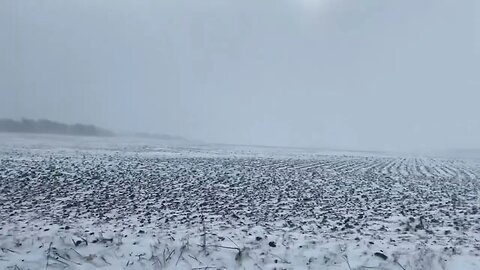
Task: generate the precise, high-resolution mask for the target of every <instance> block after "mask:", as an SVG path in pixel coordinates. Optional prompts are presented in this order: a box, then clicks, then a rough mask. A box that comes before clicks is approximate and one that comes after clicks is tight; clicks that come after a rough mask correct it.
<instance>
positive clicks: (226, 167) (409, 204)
mask: <svg viewBox="0 0 480 270" xmlns="http://www.w3.org/2000/svg"><path fill="white" fill-rule="evenodd" d="M27 146H28V147H27ZM27 146H23V147H19V146H8V147H7V146H3V147H2V149H1V151H0V269H22V270H23V269H82V270H83V269H344V270H349V269H352V270H353V269H398V270H401V269H406V270H413V269H452V270H470V269H472V270H473V269H480V242H479V241H480V199H479V197H480V196H479V195H480V189H479V188H480V183H479V176H480V169H479V167H477V166H476V165H474V164H470V163H467V162H464V161H460V160H448V159H431V158H419V157H415V158H405V157H387V156H383V157H382V156H373V155H372V156H368V155H364V156H353V155H350V156H348V155H316V154H311V153H308V154H301V153H296V154H295V155H290V156H288V155H286V154H285V153H284V152H282V154H279V155H278V156H277V155H275V154H274V153H272V152H269V153H268V154H265V155H260V154H256V153H254V151H243V152H242V151H240V150H238V149H232V150H231V151H227V150H225V149H220V150H219V149H213V148H212V149H209V148H208V147H193V146H190V147H189V146H184V147H177V146H169V147H165V148H162V149H160V148H156V147H151V148H149V147H148V146H145V147H140V146H138V145H135V147H132V148H130V150H129V151H125V150H128V149H122V151H119V150H118V149H117V148H114V147H105V148H100V147H99V148H98V149H94V148H92V147H90V148H87V147H69V146H64V147H62V148H61V149H60V148H50V147H47V146H45V145H43V146H42V147H35V146H34V145H33V146H32V144H29V145H27ZM236 153H237V154H236Z"/></svg>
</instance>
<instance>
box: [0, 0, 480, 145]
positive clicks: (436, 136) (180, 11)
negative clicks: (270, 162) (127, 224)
mask: <svg viewBox="0 0 480 270" xmlns="http://www.w3.org/2000/svg"><path fill="white" fill-rule="evenodd" d="M477 2H478V1H475V0H464V1H449V0H426V1H414V0H407V1H381V0H373V1H352V0H338V1H334V0H275V1H273V0H268V1H253V0H246V1H230V0H227V1H219V0H204V1H185V0H181V1H156V0H142V1H124V0H121V1H117V0H115V1H114V0H105V1H96V0H84V1H80V0H76V1H59V0H45V1H36V0H25V1H12V0H6V1H2V2H1V3H0V39H1V42H0V71H1V72H0V116H2V117H8V118H21V117H27V118H38V119H50V120H53V121H60V122H65V123H85V124H94V125H97V126H100V127H104V128H107V129H112V130H118V131H135V132H152V133H167V134H177V135H180V136H183V137H187V138H192V139H197V140H202V141H205V142H216V143H230V144H256V145H278V146H306V147H312V146H315V147H334V148H343V149H363V150H402V151H405V150H406V151H411V150H418V149H430V148H434V149H446V148H448V149H449V148H480V140H478V138H479V137H480V123H479V118H478V117H477V116H478V115H479V114H480V109H479V108H480V107H479V106H478V100H479V99H480V96H479V91H478V88H479V86H480V81H479V80H480V79H479V78H480V76H478V70H480V50H479V48H480V45H479V44H480V42H479V40H480V20H479V19H478V18H479V17H480V16H479V10H480V7H479V6H480V5H479V4H478V3H477Z"/></svg>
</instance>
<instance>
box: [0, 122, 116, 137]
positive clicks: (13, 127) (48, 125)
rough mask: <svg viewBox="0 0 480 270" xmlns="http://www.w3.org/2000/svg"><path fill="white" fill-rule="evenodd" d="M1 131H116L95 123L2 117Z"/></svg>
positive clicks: (105, 133)
mask: <svg viewBox="0 0 480 270" xmlns="http://www.w3.org/2000/svg"><path fill="white" fill-rule="evenodd" d="M0 132H19V133H43V134H60V135H75V136H113V135H114V133H113V132H111V131H109V130H106V129H102V128H98V127H96V126H93V125H82V124H74V125H68V124H63V123H59V122H54V121H50V120H45V119H41V120H32V119H22V120H19V121H17V120H12V119H0Z"/></svg>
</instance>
